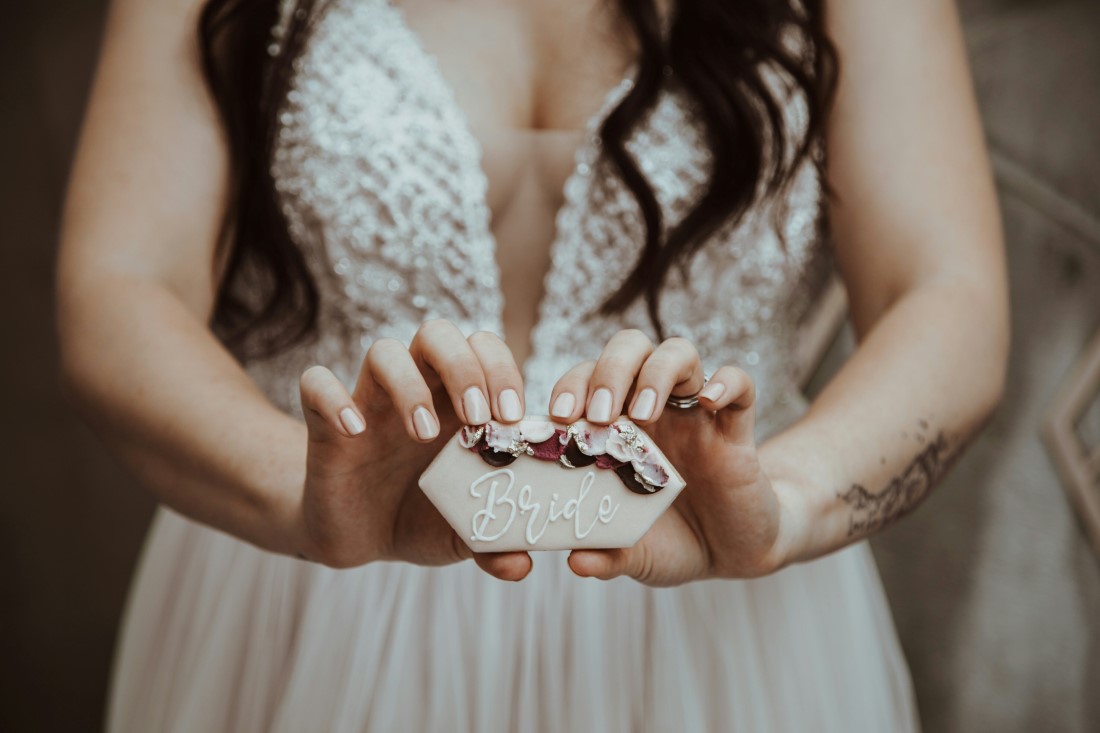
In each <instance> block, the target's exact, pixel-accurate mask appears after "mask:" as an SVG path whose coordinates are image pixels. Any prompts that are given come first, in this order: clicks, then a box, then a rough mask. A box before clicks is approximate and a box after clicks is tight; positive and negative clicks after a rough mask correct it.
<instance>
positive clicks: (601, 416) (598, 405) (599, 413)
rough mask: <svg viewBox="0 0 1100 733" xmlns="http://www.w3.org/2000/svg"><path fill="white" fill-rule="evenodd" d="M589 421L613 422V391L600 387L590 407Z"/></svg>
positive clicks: (593, 396)
mask: <svg viewBox="0 0 1100 733" xmlns="http://www.w3.org/2000/svg"><path fill="white" fill-rule="evenodd" d="M588 419H589V420H591V421H592V422H611V390H609V389H608V388H607V387H600V388H599V389H597V390H596V394H594V395H592V402H590V403H589V405H588Z"/></svg>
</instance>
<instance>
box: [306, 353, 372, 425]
mask: <svg viewBox="0 0 1100 733" xmlns="http://www.w3.org/2000/svg"><path fill="white" fill-rule="evenodd" d="M298 388H299V390H300V393H301V398H302V414H303V415H304V416H305V419H306V428H307V429H308V430H309V436H310V440H327V439H330V438H334V437H337V436H339V437H343V438H353V437H355V436H357V435H360V434H362V433H363V432H364V431H365V430H366V429H367V423H366V420H364V419H363V413H362V412H360V411H359V408H358V407H356V405H355V401H354V400H353V399H352V397H351V395H350V394H348V390H347V388H346V387H344V385H343V384H342V383H341V382H340V380H339V379H337V378H336V375H335V374H333V373H332V372H330V371H329V370H328V369H326V368H325V367H323V366H312V367H310V368H309V369H306V370H305V371H304V372H302V377H301V379H299V381H298Z"/></svg>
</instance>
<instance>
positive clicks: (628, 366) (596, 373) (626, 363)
mask: <svg viewBox="0 0 1100 733" xmlns="http://www.w3.org/2000/svg"><path fill="white" fill-rule="evenodd" d="M652 353H653V342H652V341H650V340H649V337H648V336H646V335H645V334H644V333H642V332H641V331H639V330H638V329H636V328H628V329H625V330H623V331H619V332H618V333H617V334H615V335H614V336H612V337H611V339H610V340H609V341H608V342H607V345H606V346H604V349H603V353H601V354H600V358H599V359H597V360H596V368H595V369H594V370H593V371H592V378H591V379H590V380H589V385H588V406H587V409H586V410H585V413H586V416H587V418H588V419H589V420H590V421H591V422H594V423H609V422H611V421H612V420H613V419H614V418H616V417H618V416H619V414H620V413H621V412H622V409H623V402H625V401H626V396H627V393H628V392H629V391H630V386H631V385H632V384H634V378H635V376H637V374H638V370H639V369H640V368H641V366H642V364H643V363H644V362H645V360H646V359H647V358H649V355H650V354H652Z"/></svg>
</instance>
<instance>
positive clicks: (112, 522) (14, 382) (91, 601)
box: [0, 0, 1100, 731]
mask: <svg viewBox="0 0 1100 733" xmlns="http://www.w3.org/2000/svg"><path fill="white" fill-rule="evenodd" d="M103 5H104V2H103V0H43V1H42V2H37V3H8V4H7V6H6V7H5V10H4V21H3V22H2V23H0V59H2V61H3V63H0V100H2V104H3V114H2V115H0V161H2V162H3V173H2V174H0V213H2V218H0V221H2V222H3V230H4V232H5V241H4V243H3V246H0V294H2V297H3V305H4V309H3V315H2V317H0V327H2V329H3V330H2V331H0V339H2V340H0V344H3V347H0V348H2V352H0V353H3V356H2V357H0V385H2V387H0V389H3V399H2V403H0V404H2V405H3V409H2V410H0V415H2V417H0V420H2V424H0V445H2V446H3V448H2V451H3V452H2V454H0V456H2V458H3V466H4V468H5V471H6V480H5V481H4V484H3V491H2V492H0V557H2V558H3V559H4V562H3V568H4V574H3V579H2V583H3V584H2V586H0V587H2V588H3V602H2V603H0V629H2V630H3V631H2V632H0V644H2V646H0V658H2V659H3V660H4V664H2V665H0V670H2V671H0V675H3V677H0V730H90V729H94V728H95V727H96V725H97V722H98V720H99V717H100V715H101V707H102V697H103V693H104V687H105V684H106V672H107V665H108V661H109V656H110V652H111V645H112V643H113V640H114V634H115V628H116V624H117V619H118V614H119V612H120V610H121V605H122V602H123V599H124V593H125V589H126V585H127V581H128V577H129V573H130V571H131V569H132V567H133V562H134V558H135V554H136V552H137V550H138V547H139V543H140V541H141V537H142V534H143V532H144V528H145V523H146V521H147V518H148V516H149V512H150V510H151V502H150V500H149V499H148V497H147V496H146V494H144V493H143V491H142V490H141V489H140V488H139V487H137V486H135V485H134V483H133V482H132V481H131V480H130V479H128V478H127V477H126V476H125V475H124V474H123V473H122V472H121V471H120V470H119V469H118V468H117V466H115V465H114V463H113V462H112V461H111V459H110V458H108V457H107V456H106V454H105V453H104V451H103V450H102V448H101V447H100V446H99V444H98V443H97V441H96V439H95V437H94V436H93V435H92V434H91V433H90V432H89V431H88V430H87V429H85V428H84V427H83V426H82V425H81V424H80V423H79V422H78V421H77V420H76V419H75V418H74V416H73V415H72V414H70V412H69V411H68V410H67V409H66V407H65V405H64V403H63V401H62V399H61V397H60V395H59V393H58V390H57V388H56V382H57V380H56V367H55V361H56V347H55V345H54V337H53V333H52V321H51V319H52V303H51V295H50V292H51V287H52V283H51V277H52V262H53V250H54V245H55V234H56V222H57V214H58V209H59V206H60V199H61V195H62V188H63V185H64V179H65V176H66V173H67V166H68V164H69V156H70V154H71V150H72V146H73V143H74V139H75V134H76V128H77V124H78V118H79V114H80V111H81V108H82V105H83V101H84V95H85V93H86V87H87V84H88V81H89V74H90V64H91V62H92V59H93V57H94V53H95V44H96V42H97V38H98V33H99V26H100V23H101V21H102V10H103ZM964 9H965V13H966V22H967V27H968V35H969V38H970V43H971V49H972V53H973V55H974V63H975V69H976V76H977V80H978V86H979V90H980V94H981V98H982V103H983V107H984V109H985V111H986V114H987V126H988V129H989V134H990V139H991V142H992V144H993V147H994V151H995V154H996V157H997V161H998V170H999V173H1000V179H1001V183H1002V186H1001V190H1002V194H1003V203H1004V210H1005V221H1006V225H1007V231H1008V233H1009V247H1010V256H1011V262H1012V278H1013V289H1014V294H1013V303H1014V306H1015V315H1016V324H1015V343H1014V352H1013V363H1012V369H1011V375H1010V379H1011V383H1010V388H1009V393H1008V397H1007V398H1006V400H1005V404H1004V407H1003V409H1002V410H1001V411H1000V413H999V415H998V417H997V419H996V420H995V422H994V423H993V424H992V425H991V426H990V428H989V431H988V432H987V434H986V435H985V436H984V437H983V438H982V440H981V441H980V442H979V443H978V444H977V445H976V446H975V447H974V449H973V450H972V451H971V452H970V454H969V455H968V456H967V457H966V458H965V459H964V461H963V462H962V463H961V464H960V465H959V466H958V468H957V469H956V470H955V472H954V473H953V474H952V476H951V477H950V479H949V481H948V482H947V483H946V485H945V486H943V487H942V488H941V489H940V490H939V491H937V492H936V494H935V495H933V497H932V498H931V499H930V500H929V501H928V502H927V504H926V505H925V506H924V507H923V508H922V509H921V510H920V511H919V512H918V513H917V514H915V515H914V516H913V517H911V518H909V519H908V520H906V521H905V522H903V523H901V524H900V525H899V526H897V527H896V528H894V529H893V530H891V531H890V532H889V533H888V534H887V535H885V536H884V537H882V538H881V539H880V540H878V541H877V542H876V543H875V549H876V554H877V556H878V558H879V562H880V565H881V567H882V570H883V576H884V582H885V584H886V586H887V589H888V591H889V593H890V596H891V599H892V601H893V603H894V612H895V616H896V619H897V624H898V628H899V631H900V633H901V636H902V639H903V642H904V644H905V647H906V650H907V653H908V654H909V658H910V661H911V664H912V667H913V673H914V677H915V679H916V683H917V688H918V692H919V694H920V696H921V704H922V709H923V714H924V717H925V724H926V729H927V730H929V731H977V730H1004V731H1011V730H1020V731H1024V730H1028V731H1030V730H1059V731H1085V730H1089V729H1090V728H1089V726H1088V724H1087V721H1090V720H1091V721H1100V702H1098V698H1100V695H1098V694H1097V693H1100V624H1098V622H1097V619H1100V562H1098V561H1097V558H1096V557H1095V556H1093V555H1092V554H1091V553H1090V552H1089V550H1088V548H1087V546H1086V544H1085V542H1084V539H1083V535H1082V532H1081V530H1080V527H1079V526H1078V524H1077V523H1076V521H1075V519H1074V517H1073V515H1072V512H1071V510H1070V508H1069V506H1068V504H1067V502H1066V499H1065V494H1064V492H1063V490H1062V488H1061V487H1060V485H1059V483H1058V481H1057V479H1056V478H1055V476H1054V474H1053V472H1052V469H1051V465H1050V462H1049V460H1048V457H1047V456H1046V454H1045V452H1044V450H1043V448H1042V446H1041V444H1040V443H1039V441H1038V433H1037V425H1038V421H1039V416H1040V414H1041V413H1042V411H1043V410H1044V409H1045V407H1046V405H1047V404H1048V402H1049V400H1050V398H1051V396H1052V394H1053V390H1054V388H1055V385H1056V384H1057V382H1058V381H1059V380H1060V379H1062V377H1063V376H1064V374H1065V372H1066V370H1067V369H1068V367H1069V365H1070V363H1071V361H1072V359H1073V357H1074V356H1075V354H1076V353H1077V352H1078V351H1080V349H1081V348H1082V347H1083V345H1084V343H1085V341H1086V339H1087V337H1088V336H1089V334H1090V333H1092V332H1093V331H1094V330H1095V329H1096V328H1098V327H1100V235H1098V232H1100V224H1098V223H1097V222H1098V221H1100V195H1098V193H1097V191H1098V188H1097V184H1096V181H1097V180H1098V178H1100V142H1098V141H1100V136H1098V134H1097V132H1096V124H1097V120H1100V3H1096V2H1038V1H1036V2H1021V1H1019V0H1017V1H1014V2H1007V1H1005V2H994V1H992V0H983V1H981V2H979V1H976V0H972V1H970V2H966V3H964ZM844 348H845V345H844V344H843V343H841V344H838V347H837V349H835V350H834V354H833V359H834V361H835V359H837V358H839V355H840V354H842V353H843V351H844ZM1086 691H1091V694H1087V693H1086ZM1091 729H1092V730H1095V729H1096V724H1095V722H1094V723H1093V727H1092V728H1091Z"/></svg>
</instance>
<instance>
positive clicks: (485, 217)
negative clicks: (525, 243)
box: [383, 0, 637, 382]
mask: <svg viewBox="0 0 1100 733" xmlns="http://www.w3.org/2000/svg"><path fill="white" fill-rule="evenodd" d="M383 4H384V5H385V6H386V7H387V8H388V9H389V11H390V12H391V13H393V15H394V18H395V20H396V24H397V26H398V28H399V29H400V30H401V32H402V33H403V34H404V35H405V36H406V37H407V38H408V40H409V45H410V46H411V47H412V48H413V49H414V50H415V52H416V54H417V55H418V56H419V57H420V59H421V61H422V62H423V64H424V67H425V68H426V69H427V70H428V72H429V73H430V74H431V75H432V77H433V81H434V82H435V84H436V86H437V88H438V89H440V90H441V97H442V98H441V99H439V101H438V103H439V104H440V106H442V107H444V108H445V111H446V112H447V113H449V115H450V116H451V118H452V119H453V120H454V121H455V128H456V129H455V133H456V134H457V135H458V136H460V137H461V138H462V139H463V141H464V142H465V143H466V144H468V145H469V146H470V149H471V150H473V151H474V160H473V165H472V166H471V168H472V170H471V171H470V173H471V175H473V177H474V179H475V180H476V181H477V183H478V188H479V190H480V191H481V192H483V193H482V195H479V196H476V197H474V199H475V200H474V201H473V205H474V206H476V207H477V215H478V219H479V220H480V221H483V222H484V223H485V226H484V229H485V231H484V232H483V233H482V235H483V236H484V238H485V242H486V245H487V250H488V252H487V256H488V259H489V262H487V263H486V264H487V265H489V264H491V266H492V268H493V272H494V273H495V275H494V283H493V285H492V287H494V288H495V289H496V294H497V295H498V298H499V303H500V304H501V310H500V312H499V313H498V314H496V315H497V323H498V325H499V328H500V336H501V338H504V312H503V311H504V307H505V296H504V283H503V269H502V268H501V265H500V258H499V250H500V243H499V242H498V241H497V238H496V235H495V234H494V233H493V229H492V224H491V222H492V219H493V212H492V208H491V207H490V206H489V202H488V199H487V192H488V186H489V177H488V175H486V173H485V168H484V150H483V149H482V145H481V140H480V139H479V138H478V137H477V135H475V134H474V131H473V127H472V125H471V123H470V118H469V115H467V113H466V110H465V108H463V107H462V105H460V104H459V103H458V98H457V95H456V93H455V89H454V86H453V85H452V84H451V82H450V80H449V79H448V78H447V76H446V75H445V74H444V73H443V71H442V69H441V65H440V61H439V58H438V57H437V56H436V55H435V53H433V52H432V51H431V50H429V49H428V47H427V46H425V45H424V43H423V41H422V39H421V38H420V35H419V34H418V33H417V32H416V31H415V30H414V29H413V27H412V26H411V25H409V23H408V20H407V19H406V18H405V13H404V9H403V8H401V7H399V6H396V5H394V4H393V3H392V2H391V1H390V0H383ZM636 74H637V62H631V64H630V65H629V66H628V67H627V70H626V72H625V74H624V75H623V78H622V79H621V80H620V81H619V83H618V84H615V85H614V86H612V87H611V88H610V89H609V90H608V91H607V92H606V93H605V94H604V96H603V100H602V101H601V103H600V105H599V107H598V108H597V109H596V111H595V112H593V113H592V115H590V116H589V117H588V119H587V120H586V121H585V125H584V128H583V134H582V137H581V142H580V145H578V146H577V149H576V151H575V152H574V154H573V165H572V168H571V169H570V171H569V173H568V174H567V175H566V176H565V179H564V181H563V182H562V188H561V191H560V194H561V202H562V203H561V205H560V206H559V207H558V209H557V211H556V212H554V216H553V221H554V233H553V236H552V237H551V240H550V246H549V249H548V255H549V259H550V265H549V267H548V268H547V270H546V272H545V273H544V274H543V277H542V286H543V290H542V295H541V296H540V297H539V302H538V305H537V306H536V309H535V318H534V321H533V322H532V324H531V331H530V332H529V333H528V334H527V338H528V339H529V341H530V344H529V345H530V351H529V353H528V355H527V359H526V360H525V361H524V363H523V364H522V365H520V369H521V372H522V373H523V378H524V380H525V382H526V381H527V379H528V377H529V376H530V375H529V373H528V372H529V371H530V369H531V368H532V364H534V363H535V361H536V357H538V356H539V354H538V353H537V345H536V344H535V343H534V339H532V338H531V336H532V334H534V333H535V332H536V331H537V330H538V328H539V326H540V324H541V323H542V321H543V318H544V317H545V316H546V313H545V311H546V307H547V298H548V296H549V294H550V293H551V284H552V282H553V279H554V278H555V276H556V275H557V271H558V269H559V267H560V266H561V262H562V259H563V258H562V254H561V250H562V248H563V246H564V242H563V240H564V236H563V235H564V233H565V228H564V227H563V226H562V224H563V221H564V219H565V218H566V217H567V216H568V215H569V214H571V213H572V211H573V210H574V208H575V207H576V206H578V205H579V204H580V203H581V198H580V196H579V193H580V190H581V189H582V188H584V187H583V186H582V185H581V184H582V182H583V179H585V178H587V177H588V176H589V175H591V174H592V172H593V169H594V167H595V162H596V159H597V157H598V154H599V145H600V142H599V136H598V132H597V131H598V129H599V126H600V125H601V124H602V123H603V120H604V119H605V118H606V117H607V115H608V114H609V113H610V112H611V109H612V108H613V106H614V105H615V104H616V103H617V102H618V101H619V100H620V99H621V98H622V96H623V95H624V94H626V93H627V92H628V91H629V90H630V88H631V87H632V86H633V85H634V83H635V78H636Z"/></svg>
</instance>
